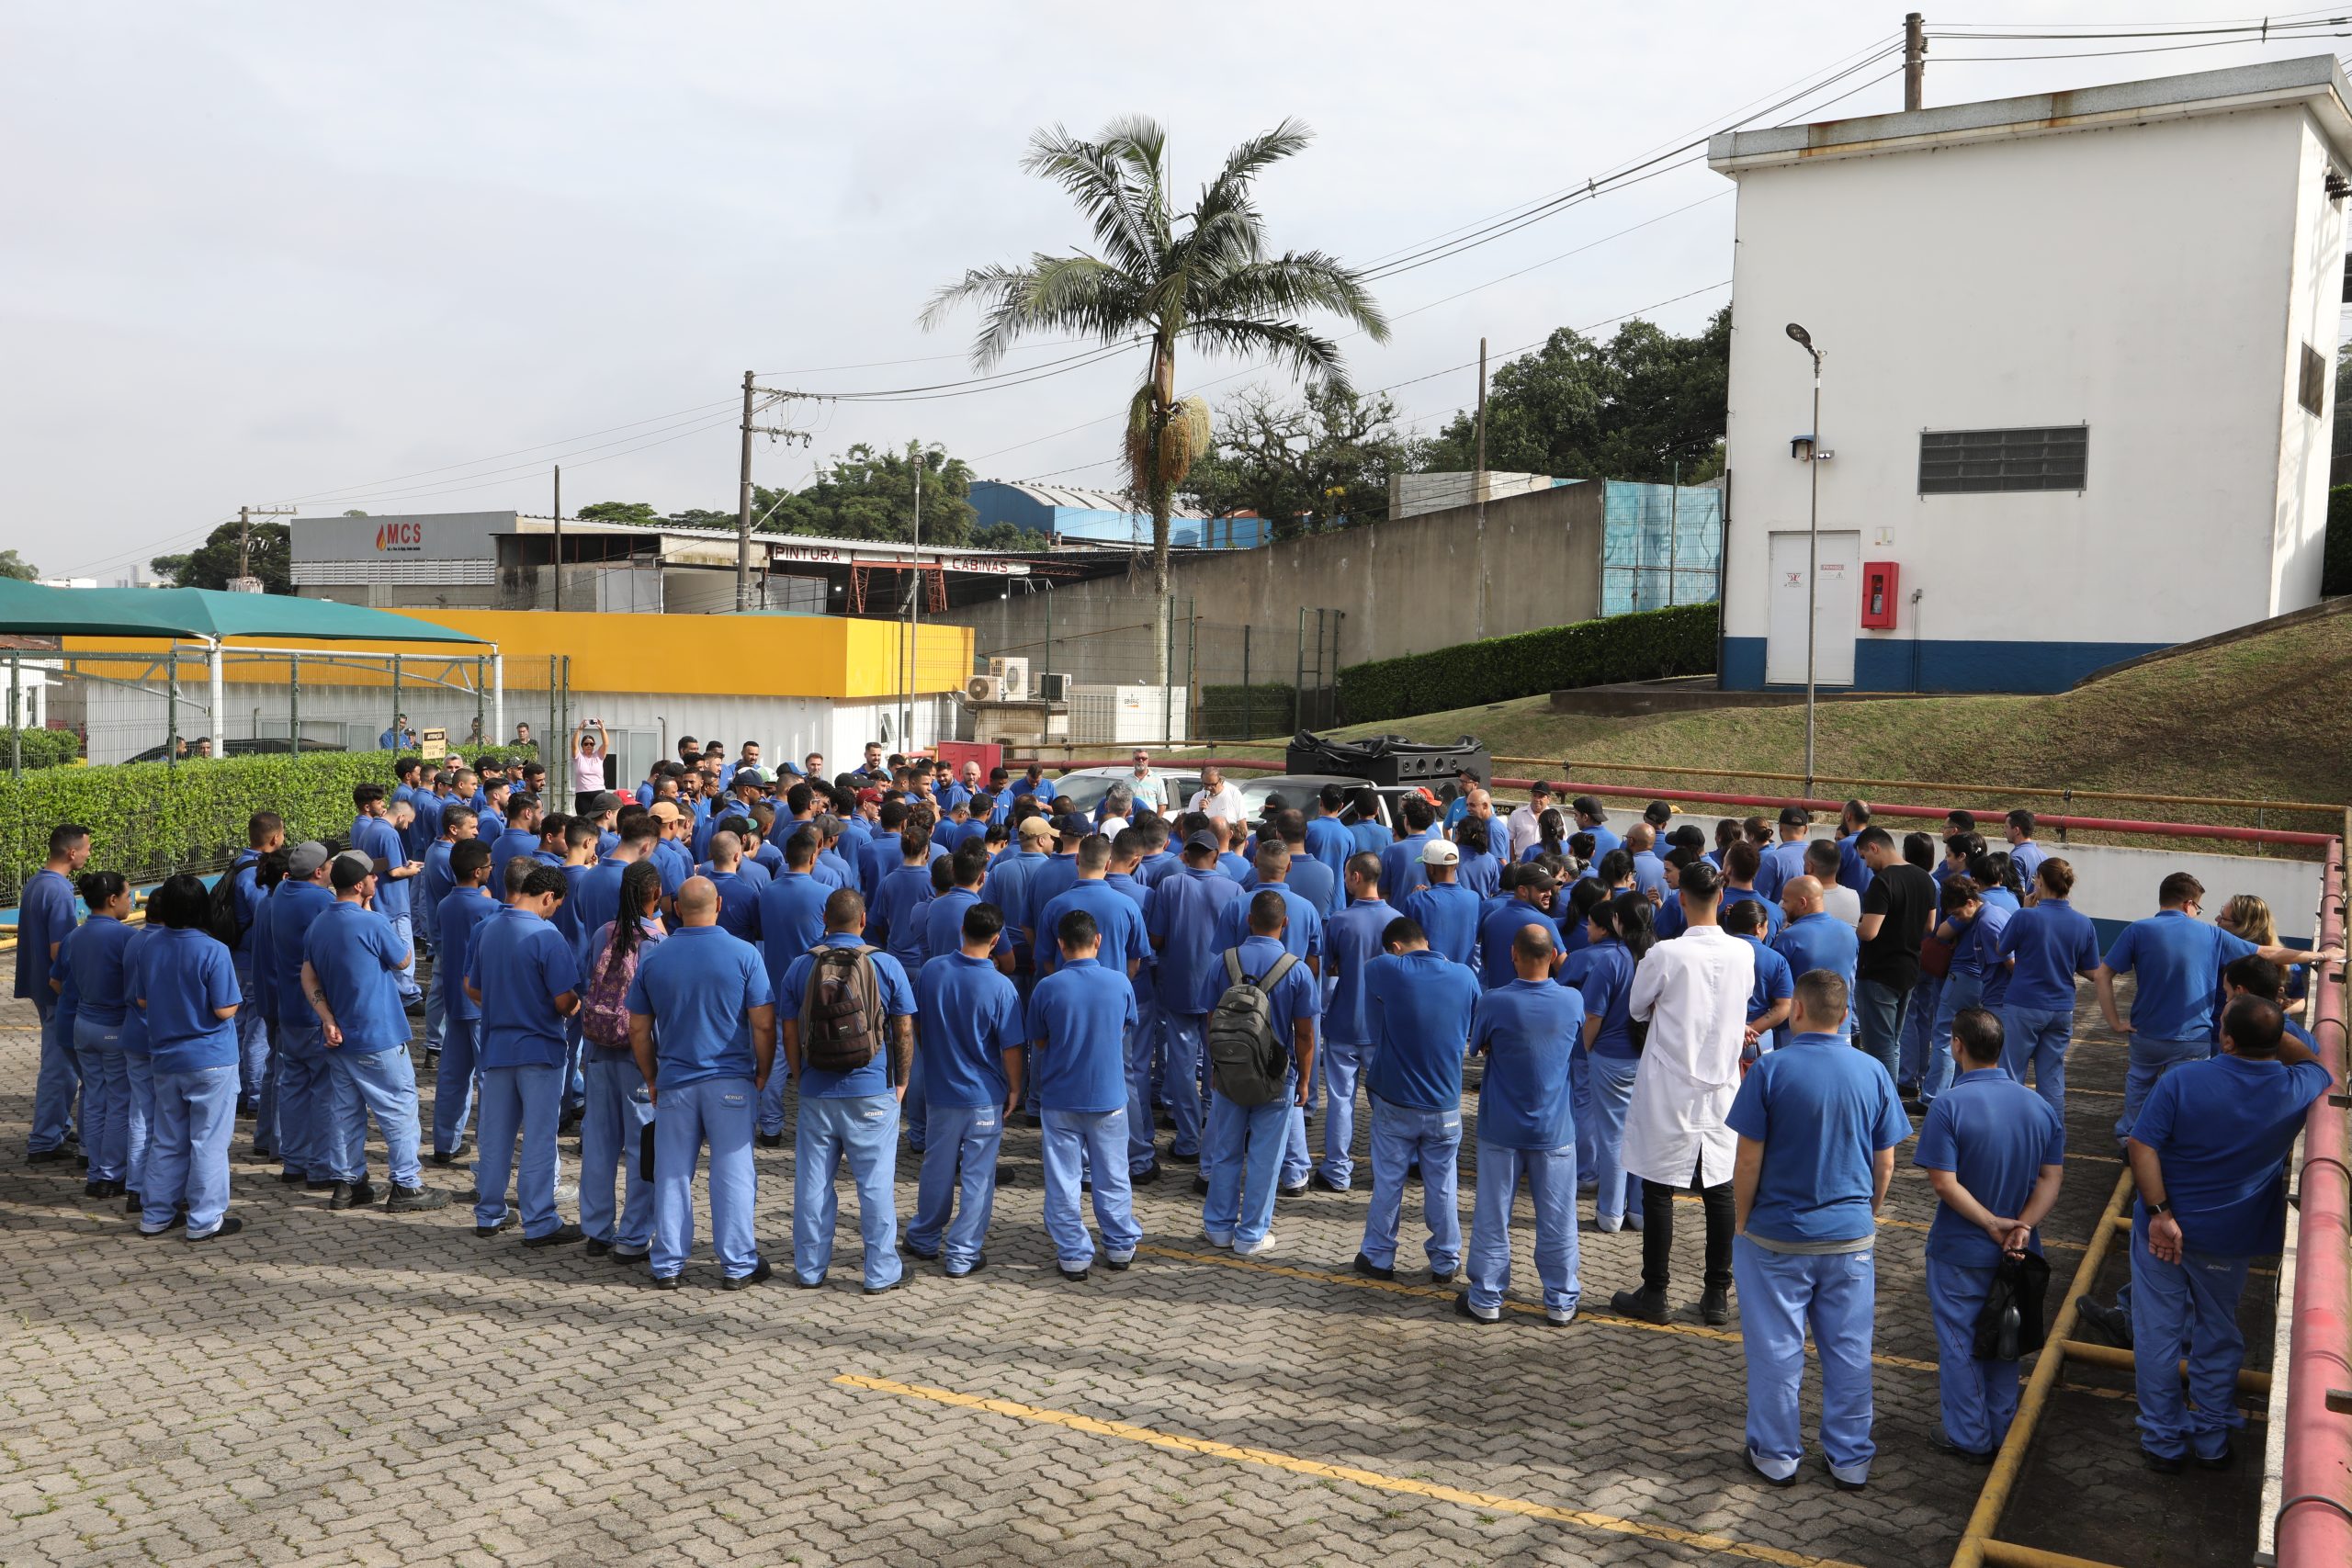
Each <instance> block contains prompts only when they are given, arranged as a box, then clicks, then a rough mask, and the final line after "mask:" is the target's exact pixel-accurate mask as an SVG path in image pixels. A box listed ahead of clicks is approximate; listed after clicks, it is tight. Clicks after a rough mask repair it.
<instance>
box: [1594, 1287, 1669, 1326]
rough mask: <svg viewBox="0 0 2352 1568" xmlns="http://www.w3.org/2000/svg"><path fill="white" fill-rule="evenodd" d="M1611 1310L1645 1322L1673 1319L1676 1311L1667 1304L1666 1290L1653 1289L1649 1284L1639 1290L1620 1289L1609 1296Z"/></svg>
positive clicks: (1619, 1314)
mask: <svg viewBox="0 0 2352 1568" xmlns="http://www.w3.org/2000/svg"><path fill="white" fill-rule="evenodd" d="M1609 1310H1610V1311H1611V1312H1613V1313H1615V1314H1617V1315H1618V1316H1620V1317H1632V1318H1638V1319H1640V1320H1641V1321H1642V1322H1644V1323H1667V1322H1670V1321H1672V1319H1673V1317H1674V1313H1673V1310H1672V1309H1671V1308H1669V1307H1668V1305H1667V1304H1666V1292H1664V1291H1653V1290H1651V1289H1650V1288H1649V1287H1648V1286H1647V1285H1645V1286H1643V1287H1642V1288H1641V1289H1640V1290H1638V1291H1620V1292H1617V1293H1616V1294H1615V1295H1613V1296H1611V1297H1610V1298H1609Z"/></svg>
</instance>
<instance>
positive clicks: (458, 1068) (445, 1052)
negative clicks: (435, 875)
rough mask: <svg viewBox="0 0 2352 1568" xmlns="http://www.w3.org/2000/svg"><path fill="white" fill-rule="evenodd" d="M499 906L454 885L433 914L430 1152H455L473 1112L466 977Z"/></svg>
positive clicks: (476, 1042)
mask: <svg viewBox="0 0 2352 1568" xmlns="http://www.w3.org/2000/svg"><path fill="white" fill-rule="evenodd" d="M272 902H273V903H274V902H276V900H274V899H273V900H272ZM498 908H500V906H499V903H498V900H497V899H495V898H492V897H491V896H490V892H489V890H488V889H487V888H483V887H453V888H451V889H450V891H449V892H448V893H447V895H446V896H445V897H443V898H442V900H441V904H440V907H439V908H437V909H436V910H435V912H434V918H435V920H436V921H438V922H439V924H438V926H437V929H438V931H440V933H441V956H440V959H439V961H438V962H437V963H436V964H435V967H434V976H433V978H434V984H435V986H436V987H440V988H441V992H442V1001H443V1024H444V1027H443V1031H442V1036H441V1060H440V1063H439V1065H438V1072H437V1075H436V1076H435V1079H434V1089H433V1152H434V1153H435V1154H436V1155H454V1154H456V1153H457V1152H458V1146H459V1145H461V1144H463V1143H464V1142H465V1136H466V1123H467V1122H468V1121H469V1120H470V1119H471V1117H472V1115H473V1108H474V1077H475V1072H476V1068H477V1066H478V1065H479V1061H480V1044H481V1008H479V1007H477V1006H476V1005H475V1004H474V999H473V998H471V997H469V996H468V995H466V986H465V977H466V974H467V972H468V971H469V969H471V968H472V967H473V955H474V937H475V934H476V933H477V932H478V931H479V930H480V929H481V922H482V921H484V920H485V919H489V918H490V916H491V915H492V913H493V912H494V911H495V910H497V909H498ZM445 976H446V979H445V978H444V977H445Z"/></svg>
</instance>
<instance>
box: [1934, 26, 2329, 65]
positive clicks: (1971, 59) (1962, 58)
mask: <svg viewBox="0 0 2352 1568" xmlns="http://www.w3.org/2000/svg"><path fill="white" fill-rule="evenodd" d="M1931 36H1932V35H1931ZM2294 37H2295V38H2296V39H2322V38H2352V32H2332V33H2297V34H2295V35H2294ZM2288 41H2290V40H2289V39H2280V38H2277V37H2273V38H2269V39H2250V38H2226V39H2209V40H2208V41H2206V42H2204V43H2167V44H2151V45H2148V46H2146V47H2144V48H2141V49H2076V50H2067V51H2063V52H2059V53H2054V54H1939V55H1937V56H1936V57H1935V58H1936V63H1937V64H1939V65H1985V64H1992V63H1996V62H2004V61H2012V60H2014V61H2028V60H2104V59H2108V58H2109V57H2111V56H2115V55H2120V54H2177V53H2179V52H2180V51H2182V50H2185V49H2242V48H2245V46H2246V45H2248V44H2253V45H2256V46H2257V47H2260V46H2267V45H2268V44H2273V43H2285V42H2288Z"/></svg>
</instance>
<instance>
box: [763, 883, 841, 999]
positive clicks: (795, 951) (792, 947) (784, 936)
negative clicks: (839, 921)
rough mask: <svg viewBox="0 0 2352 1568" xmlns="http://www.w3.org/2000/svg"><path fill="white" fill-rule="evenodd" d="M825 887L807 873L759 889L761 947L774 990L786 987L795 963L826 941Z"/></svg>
mask: <svg viewBox="0 0 2352 1568" xmlns="http://www.w3.org/2000/svg"><path fill="white" fill-rule="evenodd" d="M827 897H830V895H828V894H827V893H826V891H825V885H824V884H823V883H821V882H819V881H818V880H817V879H816V878H815V877H813V876H810V875H809V874H808V873H807V872H804V871H787V872H786V873H785V874H783V875H782V876H779V877H777V878H776V879H775V881H773V882H771V883H769V884H768V885H767V886H765V887H763V888H761V889H760V944H761V946H762V947H763V949H765V951H766V953H767V957H768V982H769V985H770V987H777V986H781V985H782V984H783V983H784V972H785V970H786V969H787V968H789V967H791V964H792V961H793V960H794V959H796V958H797V957H799V956H800V955H801V954H802V953H806V952H808V951H809V949H810V948H812V947H814V946H816V945H817V944H818V943H819V942H822V941H823V940H824V937H825V900H826V898H827Z"/></svg>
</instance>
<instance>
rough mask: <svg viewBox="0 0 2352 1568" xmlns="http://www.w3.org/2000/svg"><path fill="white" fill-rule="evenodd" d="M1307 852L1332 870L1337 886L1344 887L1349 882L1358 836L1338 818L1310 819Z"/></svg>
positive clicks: (1307, 831)
mask: <svg viewBox="0 0 2352 1568" xmlns="http://www.w3.org/2000/svg"><path fill="white" fill-rule="evenodd" d="M1306 852H1307V853H1308V854H1310V855H1313V856H1314V857H1315V858H1316V860H1317V861H1318V862H1320V863H1322V864H1324V865H1327V866H1329V868H1330V870H1331V881H1332V884H1333V885H1334V886H1341V887H1344V886H1347V880H1348V858H1349V857H1350V856H1351V855H1352V854H1354V853H1355V852H1356V836H1355V835H1354V834H1353V833H1351V832H1349V831H1348V825H1347V824H1346V823H1345V822H1342V821H1340V819H1339V818H1336V817H1314V818H1308V819H1307V823H1306Z"/></svg>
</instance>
